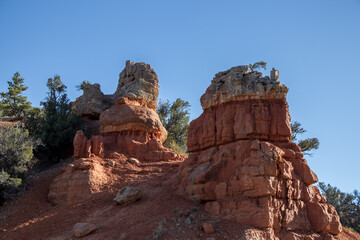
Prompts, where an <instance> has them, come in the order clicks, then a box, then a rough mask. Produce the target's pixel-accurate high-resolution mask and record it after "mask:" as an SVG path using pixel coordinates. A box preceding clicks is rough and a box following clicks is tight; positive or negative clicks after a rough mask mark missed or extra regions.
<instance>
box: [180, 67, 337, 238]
mask: <svg viewBox="0 0 360 240" xmlns="http://www.w3.org/2000/svg"><path fill="white" fill-rule="evenodd" d="M273 71H274V70H273ZM227 74H230V76H227ZM219 76H220V78H221V81H219V79H218V78H219ZM236 78H238V80H237V79H236ZM214 85H215V86H214ZM229 85H233V86H232V87H231V86H229ZM258 85H260V87H258ZM261 86H269V87H264V88H262V87H261ZM236 88H240V89H236ZM221 89H232V90H231V93H233V96H231V97H227V96H224V93H222V92H221ZM284 89H286V91H285V90H284ZM277 91H278V92H277ZM248 92H249V95H250V96H251V97H249V98H247V97H246V94H247V93H248ZM267 92H271V93H272V94H271V97H270V98H269V97H268V96H269V95H268V94H267ZM286 92H287V88H286V87H285V86H284V85H281V84H280V83H279V82H278V79H269V78H266V77H265V78H262V77H261V75H259V73H257V72H249V71H248V70H247V68H246V67H245V66H242V67H239V68H232V69H230V70H228V71H227V72H224V73H222V74H220V75H217V76H216V77H215V78H214V80H213V81H212V85H211V86H210V87H209V88H208V90H207V91H206V93H205V94H204V95H205V97H204V96H203V97H202V106H203V108H204V112H203V114H202V115H201V116H200V117H199V118H197V119H195V120H194V121H192V122H191V124H190V126H189V134H188V136H189V137H188V151H189V152H190V155H189V157H188V158H187V159H186V160H185V161H184V163H183V164H182V165H181V166H180V168H179V173H178V175H177V176H176V178H177V179H178V181H179V182H180V189H179V192H180V193H181V194H182V195H184V196H186V197H187V198H190V199H194V200H196V201H202V202H206V204H205V209H206V211H208V212H209V213H211V214H213V215H217V216H219V217H222V218H224V219H227V220H229V221H233V222H237V223H239V224H248V225H251V226H253V227H256V228H259V229H262V230H263V233H262V234H260V235H263V237H264V238H265V239H276V238H279V239H305V238H306V239H323V238H325V237H331V235H336V234H339V233H340V231H341V229H342V226H341V223H340V220H339V216H338V214H337V213H336V211H335V209H334V207H333V206H331V205H329V204H326V199H325V197H324V196H322V195H321V194H320V192H319V189H318V188H317V187H316V186H312V185H311V184H313V183H316V182H317V181H318V179H317V176H316V174H315V173H314V172H312V171H311V170H310V168H309V166H308V165H307V162H306V160H305V159H304V158H303V154H302V152H301V149H300V148H299V147H298V146H297V145H296V144H294V143H291V142H290V141H289V139H290V135H291V129H290V116H289V111H288V105H287V102H286ZM236 94H238V95H241V96H236ZM254 96H255V97H254ZM274 96H275V97H274ZM206 101H207V102H206ZM254 234H255V233H254ZM255 235H258V233H256V234H255ZM260 235H259V236H260ZM249 236H251V234H249ZM249 239H252V238H249Z"/></svg>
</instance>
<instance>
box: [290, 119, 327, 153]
mask: <svg viewBox="0 0 360 240" xmlns="http://www.w3.org/2000/svg"><path fill="white" fill-rule="evenodd" d="M305 132H306V130H305V129H303V128H302V127H301V124H300V123H299V122H296V121H295V122H292V123H291V137H290V141H292V142H295V143H296V144H297V145H298V146H299V147H300V148H301V151H302V152H303V153H304V155H308V156H312V153H309V152H310V151H312V150H316V149H318V148H319V145H320V142H319V139H317V138H307V139H304V140H297V136H298V135H299V134H303V133H305Z"/></svg>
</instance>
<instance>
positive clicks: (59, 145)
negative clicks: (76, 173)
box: [41, 75, 81, 161]
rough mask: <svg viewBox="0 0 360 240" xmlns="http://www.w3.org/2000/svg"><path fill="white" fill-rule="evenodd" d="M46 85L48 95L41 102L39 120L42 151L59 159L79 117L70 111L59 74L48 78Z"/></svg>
mask: <svg viewBox="0 0 360 240" xmlns="http://www.w3.org/2000/svg"><path fill="white" fill-rule="evenodd" d="M46 86H47V87H48V88H49V92H48V97H47V98H46V99H45V101H43V102H41V105H42V106H43V107H44V113H43V114H44V115H43V119H42V121H41V140H42V143H43V151H44V152H45V153H47V156H50V157H51V158H52V159H53V160H55V161H57V160H59V159H60V158H61V157H62V155H63V153H64V151H65V150H66V149H68V148H69V147H70V146H71V144H72V140H73V138H74V135H75V132H76V130H77V128H78V126H79V124H80V121H81V120H80V118H79V117H78V116H76V115H74V114H72V113H71V104H70V101H69V99H68V97H67V94H66V86H65V85H64V84H63V83H62V81H61V79H60V76H59V75H55V76H54V78H49V79H48V81H47V84H46Z"/></svg>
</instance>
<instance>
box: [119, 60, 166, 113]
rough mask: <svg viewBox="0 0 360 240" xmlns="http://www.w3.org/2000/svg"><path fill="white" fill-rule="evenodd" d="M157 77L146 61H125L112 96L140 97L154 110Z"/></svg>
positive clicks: (157, 93) (157, 88) (157, 89)
mask: <svg viewBox="0 0 360 240" xmlns="http://www.w3.org/2000/svg"><path fill="white" fill-rule="evenodd" d="M158 82H159V81H158V77H157V75H156V73H155V71H154V69H153V68H152V67H151V66H150V65H149V64H146V63H134V62H130V61H127V62H126V66H125V69H124V70H123V71H122V72H121V73H120V75H119V83H118V86H117V89H116V92H115V93H114V95H113V97H114V98H115V99H118V98H119V97H132V98H141V99H144V100H145V101H146V103H147V104H148V107H149V108H151V109H153V110H155V109H156V107H157V98H158V96H159V84H158Z"/></svg>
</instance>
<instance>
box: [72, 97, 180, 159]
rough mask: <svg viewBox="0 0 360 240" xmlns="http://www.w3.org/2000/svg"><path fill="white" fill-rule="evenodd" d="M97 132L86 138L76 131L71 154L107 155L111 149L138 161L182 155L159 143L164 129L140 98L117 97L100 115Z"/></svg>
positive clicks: (155, 114)
mask: <svg viewBox="0 0 360 240" xmlns="http://www.w3.org/2000/svg"><path fill="white" fill-rule="evenodd" d="M100 134H101V135H99V136H91V139H87V138H86V137H85V135H84V133H83V132H82V131H81V130H80V131H78V132H77V133H76V136H75V138H74V157H75V158H79V157H85V158H86V157H89V156H92V155H96V156H100V157H103V156H109V155H111V154H112V153H113V152H117V153H121V154H124V155H126V156H128V157H129V158H130V157H135V158H137V159H139V160H140V161H169V160H172V159H179V158H184V156H183V155H181V154H178V153H176V152H174V151H172V150H170V149H168V148H165V147H163V146H162V143H163V142H164V141H165V140H166V137H167V132H166V130H165V128H164V127H163V126H162V124H161V122H160V119H159V116H158V115H157V113H156V112H155V111H154V110H153V109H151V108H148V107H147V103H146V101H145V100H143V99H136V98H130V97H124V98H119V99H118V101H117V102H116V104H115V105H114V106H113V107H111V108H110V109H108V110H106V111H105V112H103V113H102V114H101V115H100Z"/></svg>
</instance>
